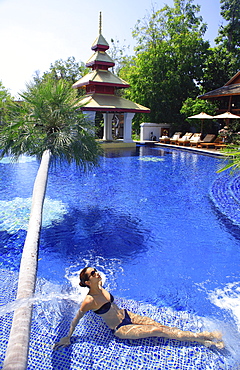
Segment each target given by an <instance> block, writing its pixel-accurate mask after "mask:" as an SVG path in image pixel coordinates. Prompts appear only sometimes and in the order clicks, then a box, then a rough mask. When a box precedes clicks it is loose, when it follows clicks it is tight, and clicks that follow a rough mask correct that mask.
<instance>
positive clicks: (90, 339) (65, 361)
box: [0, 270, 236, 370]
mask: <svg viewBox="0 0 240 370" xmlns="http://www.w3.org/2000/svg"><path fill="white" fill-rule="evenodd" d="M16 281H17V274H14V273H13V272H9V271H7V270H1V286H0V299H1V307H0V313H1V321H0V341H1V344H2V345H1V350H0V356H1V358H0V366H1V364H2V362H3V360H4V354H5V350H6V346H7V339H8V335H9V332H10V326H11V320H12V313H11V312H10V313H7V311H8V308H7V306H5V305H6V304H7V303H8V302H10V301H12V300H13V299H14V294H15V289H14V288H15V287H16ZM116 301H117V303H118V304H119V305H120V306H121V307H123V308H125V307H128V308H129V309H131V310H132V311H133V312H136V313H139V314H144V315H148V316H151V317H152V318H154V319H156V320H158V321H160V322H162V323H163V324H165V325H170V326H178V327H180V328H181V329H184V330H194V331H200V330H202V329H203V323H202V320H201V319H200V318H198V317H195V316H192V315H190V314H188V313H186V312H181V311H180V312H172V311H171V309H168V308H156V307H154V306H151V305H143V304H140V303H137V302H135V301H132V300H128V301H127V300H124V299H120V298H116ZM77 309H78V305H77V304H76V302H73V301H71V300H69V299H62V298H61V299H60V298H55V299H51V301H40V300H39V301H37V302H36V304H35V306H34V313H33V323H32V331H31V339H30V351H29V362H28V367H27V370H35V369H39V370H67V369H69V370H79V369H81V370H91V369H94V370H105V369H110V370H117V369H124V370H126V369H128V370H136V369H146V370H155V369H156V370H157V369H159V370H160V369H161V370H169V369H179V370H193V369H194V370H210V369H211V370H235V369H236V365H234V364H232V359H231V358H230V356H229V353H228V351H227V350H222V351H218V350H216V349H214V348H210V349H209V348H206V347H204V346H202V345H199V344H197V343H195V342H179V341H175V340H168V339H163V338H147V339H143V340H135V341H134V340H120V339H118V338H116V337H114V335H113V334H112V332H111V330H109V328H108V327H107V326H106V325H105V324H104V323H103V322H102V320H101V318H100V317H99V316H97V315H96V314H94V313H92V312H88V313H87V314H86V315H85V316H84V318H83V319H82V320H81V321H80V323H79V325H78V326H77V328H76V330H75V332H74V335H73V337H72V345H71V346H70V347H68V348H65V349H60V350H58V351H53V350H52V346H53V344H54V343H55V342H56V341H58V340H59V339H60V338H61V337H62V336H64V335H66V332H67V331H68V328H69V324H70V321H71V319H72V317H73V316H74V314H75V313H76V310H77Z"/></svg>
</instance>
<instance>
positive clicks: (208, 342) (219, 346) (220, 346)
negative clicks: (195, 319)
mask: <svg viewBox="0 0 240 370" xmlns="http://www.w3.org/2000/svg"><path fill="white" fill-rule="evenodd" d="M199 343H202V344H203V345H204V346H205V347H211V346H215V347H217V349H223V348H224V347H225V346H224V342H223V341H222V340H221V341H218V342H213V341H212V340H204V339H203V340H199Z"/></svg>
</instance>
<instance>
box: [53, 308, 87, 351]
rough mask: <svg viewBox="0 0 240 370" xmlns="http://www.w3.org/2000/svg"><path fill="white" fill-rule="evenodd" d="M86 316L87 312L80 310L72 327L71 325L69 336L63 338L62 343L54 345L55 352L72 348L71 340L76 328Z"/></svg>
mask: <svg viewBox="0 0 240 370" xmlns="http://www.w3.org/2000/svg"><path fill="white" fill-rule="evenodd" d="M84 314H85V312H83V311H81V308H80V309H79V310H78V312H77V314H76V316H75V317H74V319H73V320H72V322H71V325H70V328H69V331H68V335H67V336H66V337H63V338H61V340H60V342H57V343H55V344H54V346H53V350H54V351H55V350H57V349H58V348H60V347H67V346H70V344H71V340H70V338H71V335H72V333H73V332H74V330H75V327H76V326H77V324H78V323H79V320H80V319H81V318H82V317H83V316H84Z"/></svg>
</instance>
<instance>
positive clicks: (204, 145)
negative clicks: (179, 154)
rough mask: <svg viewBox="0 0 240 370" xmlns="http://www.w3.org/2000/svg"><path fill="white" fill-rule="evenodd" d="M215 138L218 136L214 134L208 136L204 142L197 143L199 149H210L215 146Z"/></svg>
mask: <svg viewBox="0 0 240 370" xmlns="http://www.w3.org/2000/svg"><path fill="white" fill-rule="evenodd" d="M215 137H216V135H214V134H207V135H206V136H205V138H204V139H203V140H202V141H200V142H198V143H197V148H210V146H214V143H213V140H214V139H215Z"/></svg>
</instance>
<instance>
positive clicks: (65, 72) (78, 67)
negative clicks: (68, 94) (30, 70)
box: [33, 57, 89, 94]
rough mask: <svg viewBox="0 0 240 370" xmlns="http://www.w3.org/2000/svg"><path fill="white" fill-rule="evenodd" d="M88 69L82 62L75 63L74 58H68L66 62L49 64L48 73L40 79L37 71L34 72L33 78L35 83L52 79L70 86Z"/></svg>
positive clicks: (61, 60) (60, 60)
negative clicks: (63, 81) (62, 81)
mask: <svg viewBox="0 0 240 370" xmlns="http://www.w3.org/2000/svg"><path fill="white" fill-rule="evenodd" d="M88 72H89V71H88V68H87V67H85V65H84V63H83V62H77V61H76V59H75V58H74V57H69V58H67V60H63V59H59V60H56V61H55V62H54V63H53V64H52V63H51V65H50V68H49V70H48V71H46V72H44V73H43V75H42V77H41V76H40V73H39V71H36V73H35V76H34V78H33V79H34V82H35V83H41V82H42V81H44V80H45V79H48V78H52V79H55V80H61V79H63V80H65V81H66V82H68V83H69V85H70V86H72V84H73V83H74V82H76V81H77V80H79V79H80V78H81V77H82V76H84V75H85V74H87V73H88ZM81 92H82V94H84V91H78V94H80V93H81Z"/></svg>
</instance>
